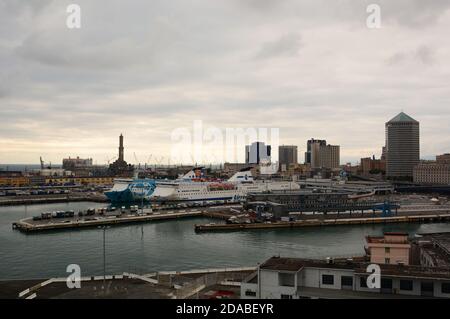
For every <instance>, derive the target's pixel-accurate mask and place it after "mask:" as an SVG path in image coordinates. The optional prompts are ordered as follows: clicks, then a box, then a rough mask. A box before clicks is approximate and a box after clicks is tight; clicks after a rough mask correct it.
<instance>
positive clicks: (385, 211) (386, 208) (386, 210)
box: [372, 201, 399, 217]
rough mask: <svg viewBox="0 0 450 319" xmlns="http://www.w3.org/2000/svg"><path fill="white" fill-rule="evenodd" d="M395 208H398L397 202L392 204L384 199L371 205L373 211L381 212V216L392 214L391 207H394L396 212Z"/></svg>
mask: <svg viewBox="0 0 450 319" xmlns="http://www.w3.org/2000/svg"><path fill="white" fill-rule="evenodd" d="M397 208H399V205H398V204H392V203H391V202H389V201H384V202H383V203H377V204H375V205H373V206H372V209H373V212H375V211H376V210H381V211H382V214H381V216H382V217H391V216H393V213H392V209H395V210H396V213H397Z"/></svg>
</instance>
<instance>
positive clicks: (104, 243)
mask: <svg viewBox="0 0 450 319" xmlns="http://www.w3.org/2000/svg"><path fill="white" fill-rule="evenodd" d="M98 228H99V229H103V289H105V288H106V230H107V229H108V228H110V226H106V225H104V226H98Z"/></svg>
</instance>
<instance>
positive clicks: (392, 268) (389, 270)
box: [260, 257, 450, 280]
mask: <svg viewBox="0 0 450 319" xmlns="http://www.w3.org/2000/svg"><path fill="white" fill-rule="evenodd" d="M369 264H370V263H368V262H363V261H359V260H358V261H356V260H353V261H352V260H344V259H335V260H333V261H332V262H328V261H327V260H321V259H302V258H284V257H272V258H270V259H268V260H267V261H266V262H264V263H263V264H262V265H261V266H260V269H267V270H276V271H277V270H281V271H283V270H284V271H293V272H297V271H300V270H302V269H303V268H304V267H314V268H329V269H348V270H353V271H355V273H356V274H360V275H367V274H368V273H367V272H366V269H367V266H368V265H369ZM380 267H381V271H382V274H383V275H384V276H388V277H389V276H396V277H408V278H411V277H413V278H438V279H446V280H448V279H450V269H449V268H448V267H446V268H441V267H432V268H431V267H421V266H411V265H408V266H407V265H402V266H400V265H385V264H382V265H380Z"/></svg>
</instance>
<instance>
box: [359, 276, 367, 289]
mask: <svg viewBox="0 0 450 319" xmlns="http://www.w3.org/2000/svg"><path fill="white" fill-rule="evenodd" d="M359 286H360V287H361V288H368V287H367V277H360V278H359Z"/></svg>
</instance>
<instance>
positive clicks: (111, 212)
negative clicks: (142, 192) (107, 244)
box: [12, 206, 236, 233]
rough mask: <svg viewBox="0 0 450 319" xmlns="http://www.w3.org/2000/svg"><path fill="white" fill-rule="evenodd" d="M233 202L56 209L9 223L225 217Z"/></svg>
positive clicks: (56, 225)
mask: <svg viewBox="0 0 450 319" xmlns="http://www.w3.org/2000/svg"><path fill="white" fill-rule="evenodd" d="M233 207H236V206H211V207H195V208H185V209H176V208H175V209H174V208H171V207H170V206H166V207H158V208H144V209H142V208H138V206H130V208H125V207H122V208H97V209H93V208H91V209H88V210H87V211H84V212H78V213H77V212H75V211H66V212H65V211H58V212H52V213H50V212H47V213H41V214H40V215H38V216H34V217H27V218H24V219H21V220H19V221H18V222H15V223H13V224H12V228H13V229H16V230H19V231H22V232H25V233H32V232H41V231H51V230H64V229H78V228H87V227H97V226H103V225H107V226H113V225H120V224H127V223H128V224H130V223H143V222H151V221H162V220H171V219H179V218H190V217H208V218H216V219H222V220H226V219H229V218H230V217H231V216H232V213H231V212H230V211H229V209H230V208H233Z"/></svg>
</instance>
